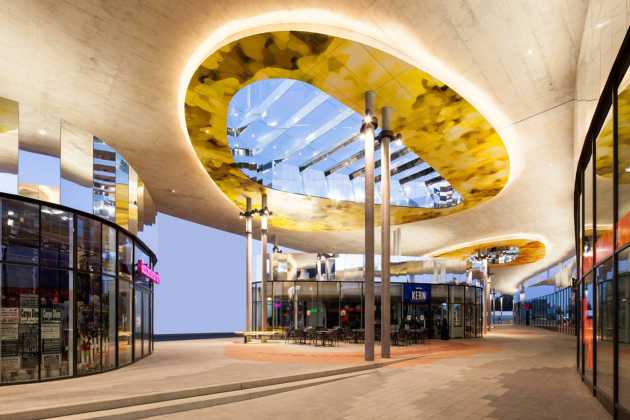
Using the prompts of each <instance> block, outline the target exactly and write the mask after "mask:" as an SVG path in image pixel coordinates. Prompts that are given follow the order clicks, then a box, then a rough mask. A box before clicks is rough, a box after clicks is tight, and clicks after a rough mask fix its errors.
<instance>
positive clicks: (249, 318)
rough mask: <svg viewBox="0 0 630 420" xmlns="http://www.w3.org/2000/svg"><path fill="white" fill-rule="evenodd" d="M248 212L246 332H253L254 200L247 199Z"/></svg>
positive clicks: (246, 234)
mask: <svg viewBox="0 0 630 420" xmlns="http://www.w3.org/2000/svg"><path fill="white" fill-rule="evenodd" d="M246 200H247V201H246V202H247V210H246V211H245V237H246V240H245V310H246V313H245V331H252V330H253V329H254V326H253V325H252V313H253V309H254V308H253V303H252V302H253V301H252V284H253V277H254V269H253V262H254V260H253V257H252V256H253V252H252V199H251V198H250V197H247V198H246Z"/></svg>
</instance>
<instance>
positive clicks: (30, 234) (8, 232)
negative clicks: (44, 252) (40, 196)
mask: <svg viewBox="0 0 630 420" xmlns="http://www.w3.org/2000/svg"><path fill="white" fill-rule="evenodd" d="M1 229H2V259H3V260H4V261H9V262H20V263H33V264H37V262H38V261H39V206H38V205H36V204H30V203H23V202H20V201H15V200H2V227H1Z"/></svg>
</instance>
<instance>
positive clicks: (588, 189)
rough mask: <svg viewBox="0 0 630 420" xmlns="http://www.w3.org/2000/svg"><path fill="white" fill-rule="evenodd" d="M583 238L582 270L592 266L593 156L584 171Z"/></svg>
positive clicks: (584, 270) (588, 269)
mask: <svg viewBox="0 0 630 420" xmlns="http://www.w3.org/2000/svg"><path fill="white" fill-rule="evenodd" d="M582 229H583V232H584V239H583V241H582V272H583V273H588V272H589V271H590V270H591V269H592V268H593V158H592V157H591V159H590V160H589V162H588V165H587V166H586V170H585V171H584V225H583V226H582Z"/></svg>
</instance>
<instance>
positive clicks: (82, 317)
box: [76, 273, 102, 375]
mask: <svg viewBox="0 0 630 420" xmlns="http://www.w3.org/2000/svg"><path fill="white" fill-rule="evenodd" d="M76 285H77V289H76V308H77V314H76V316H77V350H76V351H77V374H78V375H85V374H88V373H95V372H100V371H101V328H102V324H101V322H102V321H101V281H100V276H99V275H98V274H88V273H77V274H76Z"/></svg>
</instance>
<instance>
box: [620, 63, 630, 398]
mask: <svg viewBox="0 0 630 420" xmlns="http://www.w3.org/2000/svg"><path fill="white" fill-rule="evenodd" d="M617 109H618V113H617V124H618V131H617V136H618V137H617V138H618V140H617V141H618V156H619V166H618V167H617V174H618V182H619V186H618V188H619V204H618V205H619V208H618V210H617V245H618V247H621V246H622V245H624V244H626V243H628V242H630V72H628V73H627V74H626V76H625V77H624V78H623V81H622V82H621V85H620V87H619V91H618V96H617ZM620 395H621V394H620Z"/></svg>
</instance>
